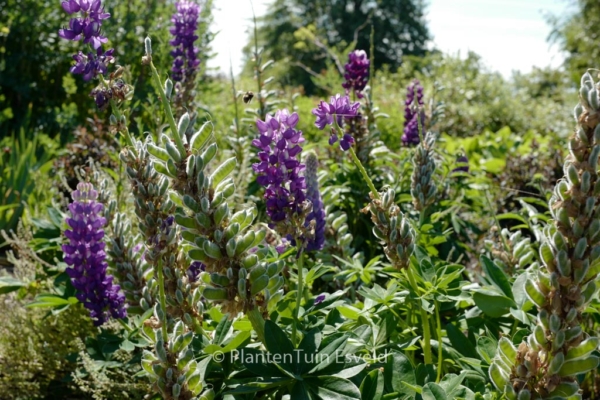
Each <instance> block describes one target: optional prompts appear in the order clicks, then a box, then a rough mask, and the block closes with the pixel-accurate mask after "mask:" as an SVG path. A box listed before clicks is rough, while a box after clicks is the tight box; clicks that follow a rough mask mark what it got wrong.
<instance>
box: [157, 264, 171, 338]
mask: <svg viewBox="0 0 600 400" xmlns="http://www.w3.org/2000/svg"><path fill="white" fill-rule="evenodd" d="M156 270H157V271H156V274H157V279H158V302H159V305H160V310H161V311H162V314H163V318H164V320H163V321H160V322H161V332H162V338H163V341H164V342H165V343H167V341H168V340H169V335H168V333H167V297H166V296H165V277H164V275H163V268H162V260H160V259H159V260H158V263H157V264H156Z"/></svg>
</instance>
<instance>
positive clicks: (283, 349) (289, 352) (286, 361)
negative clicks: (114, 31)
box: [265, 320, 296, 373]
mask: <svg viewBox="0 0 600 400" xmlns="http://www.w3.org/2000/svg"><path fill="white" fill-rule="evenodd" d="M265 342H266V343H265V345H266V347H267V350H268V351H269V353H271V354H272V355H276V356H278V359H279V360H280V361H281V362H280V364H279V365H280V366H281V367H282V368H283V369H285V370H286V371H288V372H290V373H293V372H294V371H295V367H294V365H296V362H295V361H296V360H294V356H295V354H294V345H293V344H292V342H291V341H290V339H289V338H288V335H286V334H285V332H284V331H283V330H282V329H281V328H280V327H279V326H278V325H277V324H276V323H274V322H273V321H271V320H267V321H266V322H265Z"/></svg>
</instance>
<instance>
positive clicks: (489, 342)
mask: <svg viewBox="0 0 600 400" xmlns="http://www.w3.org/2000/svg"><path fill="white" fill-rule="evenodd" d="M497 347H498V342H496V341H495V340H494V339H492V338H491V337H489V336H481V337H480V338H478V339H477V353H478V354H479V355H480V356H481V358H482V359H483V360H484V361H486V362H487V363H488V364H491V363H492V358H494V356H495V355H496V348H497Z"/></svg>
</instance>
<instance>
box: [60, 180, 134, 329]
mask: <svg viewBox="0 0 600 400" xmlns="http://www.w3.org/2000/svg"><path fill="white" fill-rule="evenodd" d="M72 197H73V202H72V203H71V204H69V210H70V212H71V217H70V218H67V224H69V226H70V227H71V229H69V230H66V231H65V236H66V237H67V239H69V244H65V245H63V246H62V249H63V252H64V260H65V263H67V265H68V266H69V267H68V268H67V270H66V272H67V274H68V275H69V277H71V282H72V283H73V286H74V287H75V289H76V290H77V294H76V297H77V299H78V300H79V301H80V302H81V303H83V305H84V306H85V308H87V309H88V310H89V311H90V316H91V317H92V319H93V321H94V325H96V326H99V325H102V324H103V323H104V322H106V321H107V319H108V318H109V316H112V317H113V318H124V317H126V316H127V311H126V309H125V295H124V294H123V293H122V292H121V291H120V289H121V288H120V287H119V285H115V284H114V283H113V277H112V276H111V275H108V274H107V273H106V269H107V266H108V265H107V263H106V253H105V252H104V247H105V243H104V242H103V241H102V239H103V238H104V230H103V229H102V228H103V227H104V225H105V224H106V219H105V218H104V217H102V215H101V214H102V211H103V209H104V206H103V205H102V204H101V203H98V202H97V201H96V199H97V198H98V192H97V191H95V190H94V188H93V186H92V185H91V184H89V183H83V182H82V183H79V184H78V185H77V190H76V191H74V192H73V195H72Z"/></svg>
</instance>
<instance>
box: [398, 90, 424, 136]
mask: <svg viewBox="0 0 600 400" xmlns="http://www.w3.org/2000/svg"><path fill="white" fill-rule="evenodd" d="M415 91H416V95H417V101H416V104H414V103H415ZM423 104H424V102H423V86H421V83H420V82H419V81H418V80H417V79H415V80H414V81H413V82H412V83H411V84H410V85H409V86H408V88H407V91H406V101H405V102H404V134H403V135H402V144H404V145H405V146H416V145H417V144H419V142H420V141H421V140H420V138H419V124H421V129H423V132H424V124H425V113H424V112H423V111H421V110H420V109H421V107H423ZM418 115H420V117H421V121H420V122H419V117H418Z"/></svg>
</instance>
